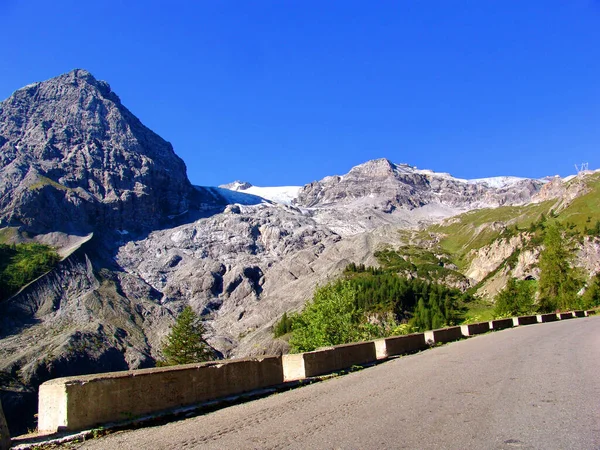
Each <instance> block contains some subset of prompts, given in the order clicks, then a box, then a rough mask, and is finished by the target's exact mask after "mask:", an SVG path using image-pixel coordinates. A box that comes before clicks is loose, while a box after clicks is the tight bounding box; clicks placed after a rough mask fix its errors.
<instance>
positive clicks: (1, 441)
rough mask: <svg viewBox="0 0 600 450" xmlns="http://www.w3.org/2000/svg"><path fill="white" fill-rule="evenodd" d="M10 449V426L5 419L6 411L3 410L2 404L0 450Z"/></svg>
mask: <svg viewBox="0 0 600 450" xmlns="http://www.w3.org/2000/svg"><path fill="white" fill-rule="evenodd" d="M9 448H10V433H9V432H8V425H7V423H6V418H5V417H4V411H3V410H2V403H1V402H0V450H8V449H9Z"/></svg>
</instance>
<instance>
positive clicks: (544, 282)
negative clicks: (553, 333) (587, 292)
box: [539, 223, 579, 312]
mask: <svg viewBox="0 0 600 450" xmlns="http://www.w3.org/2000/svg"><path fill="white" fill-rule="evenodd" d="M572 257H573V256H572V252H571V251H570V249H569V247H568V244H567V242H566V240H565V238H564V237H563V232H562V229H561V227H560V225H558V224H557V223H552V224H550V225H547V226H546V229H545V235H544V250H543V251H542V252H541V254H540V272H541V273H540V283H539V289H540V297H539V310H540V311H541V312H552V311H554V310H555V309H560V310H567V309H569V308H571V307H573V306H574V305H575V303H576V301H577V290H578V287H579V286H578V281H577V279H576V278H575V276H574V274H573V269H572V268H571V263H570V260H571V259H572Z"/></svg>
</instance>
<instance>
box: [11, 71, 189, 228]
mask: <svg viewBox="0 0 600 450" xmlns="http://www.w3.org/2000/svg"><path fill="white" fill-rule="evenodd" d="M192 194H193V190H192V187H191V185H190V183H189V181H188V179H187V176H186V168H185V164H184V163H183V161H182V160H181V159H180V158H179V157H178V156H177V155H175V153H174V152H173V148H172V146H171V144H169V143H168V142H166V141H165V140H163V139H162V138H161V137H159V136H158V135H156V134H155V133H153V132H152V131H151V130H149V129H148V128H146V127H145V126H144V125H143V124H142V123H141V122H140V121H139V120H138V119H137V118H136V117H135V116H134V115H133V114H132V113H131V112H130V111H129V110H127V108H125V107H124V106H123V105H122V104H121V101H120V99H119V97H117V95H116V94H115V93H114V92H113V91H112V90H111V88H110V86H109V85H108V84H107V83H106V82H104V81H98V80H96V79H95V78H94V77H93V76H92V75H91V74H90V73H89V72H87V71H85V70H81V69H76V70H73V71H71V72H69V73H66V74H64V75H61V76H59V77H56V78H53V79H51V80H48V81H43V82H40V83H34V84H31V85H29V86H26V87H24V88H22V89H19V90H17V91H16V92H15V93H14V94H13V95H12V96H10V97H9V98H8V99H6V100H4V101H3V102H2V103H0V220H1V222H0V225H2V226H6V225H13V226H22V227H23V228H24V229H25V230H26V231H29V232H32V233H36V234H39V233H47V232H55V231H63V232H67V233H73V232H89V231H93V230H94V229H98V228H101V227H108V228H112V229H123V230H131V229H134V230H136V229H142V228H148V227H155V226H156V225H157V224H159V223H161V222H162V221H164V219H165V218H166V217H167V216H169V215H176V214H180V213H181V212H183V211H185V210H187V209H188V208H189V206H190V202H191V201H192V199H193V195H192ZM41 211H43V214H40V212H41Z"/></svg>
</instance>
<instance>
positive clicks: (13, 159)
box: [0, 69, 600, 429]
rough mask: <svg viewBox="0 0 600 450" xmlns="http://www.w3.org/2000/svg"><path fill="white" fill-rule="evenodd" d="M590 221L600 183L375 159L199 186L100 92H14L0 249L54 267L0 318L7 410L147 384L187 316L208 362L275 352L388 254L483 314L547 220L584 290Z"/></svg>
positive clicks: (4, 140) (91, 87) (37, 88)
mask: <svg viewBox="0 0 600 450" xmlns="http://www.w3.org/2000/svg"><path fill="white" fill-rule="evenodd" d="M599 205H600V173H599V172H598V171H584V172H581V173H579V174H577V175H576V176H573V177H569V178H567V179H561V178H559V177H551V178H546V179H543V180H536V179H527V178H517V177H496V178H487V179H479V180H463V179H458V178H454V177H452V176H451V175H449V174H445V173H435V172H432V171H429V170H422V169H417V168H415V167H413V166H410V165H408V164H395V163H392V162H391V161H389V160H387V159H377V160H372V161H367V162H365V163H363V164H361V165H358V166H356V167H353V168H352V169H351V170H350V171H349V172H348V173H347V174H345V175H334V176H329V177H326V178H324V179H322V180H319V181H313V182H312V183H309V184H306V185H304V186H286V187H279V188H277V187H256V186H252V185H251V184H250V183H248V182H234V183H231V184H229V185H223V186H220V187H203V186H193V185H192V184H191V183H190V181H189V180H188V178H187V175H186V167H185V164H184V162H183V161H182V160H181V159H180V158H179V157H178V156H177V155H176V154H175V152H174V151H173V148H172V146H171V144H169V143H168V142H166V141H165V140H163V139H162V138H161V137H159V136H158V135H156V134H155V133H153V132H152V131H151V130H149V129H148V128H146V127H145V126H144V125H143V124H142V123H141V122H140V121H139V120H138V119H137V118H136V117H135V116H134V115H133V114H132V113H131V112H130V111H129V110H127V109H126V108H125V107H124V106H123V105H122V104H121V101H120V99H119V97H118V96H117V95H116V94H115V93H114V92H112V90H111V88H110V86H109V85H108V84H107V83H106V82H103V81H98V80H96V79H95V78H94V77H93V76H92V75H91V74H90V73H89V72H87V71H84V70H81V69H76V70H74V71H71V72H69V73H67V74H64V75H61V76H59V77H56V78H54V79H51V80H48V81H44V82H40V83H35V84H33V85H30V86H26V87H24V88H22V89H19V90H18V91H16V92H15V93H14V94H13V95H12V96H11V97H10V98H9V99H7V100H5V101H3V102H2V103H0V227H1V228H0V243H2V244H7V245H13V244H19V243H23V242H39V243H43V244H48V245H51V246H53V247H54V248H56V250H57V251H58V253H59V255H60V257H61V261H60V262H59V263H58V264H57V265H56V266H55V268H54V269H52V270H51V271H49V272H47V273H45V274H43V275H42V276H40V277H39V278H37V279H35V280H34V281H32V282H31V283H29V284H27V285H26V286H24V287H23V288H22V289H21V290H20V291H19V292H17V293H16V294H14V295H12V296H11V297H9V298H7V299H5V300H3V301H1V302H0V394H1V396H2V404H3V405H4V410H5V412H6V411H7V410H8V411H10V415H11V417H10V418H9V420H12V421H13V423H15V421H14V417H16V416H23V417H33V414H34V412H35V402H34V400H35V392H36V389H37V387H38V386H39V384H40V383H42V382H44V381H46V380H48V379H50V378H54V377H60V376H67V375H76V374H82V373H93V372H102V371H114V370H127V369H137V368H142V367H152V366H154V365H155V363H156V361H158V360H160V358H161V356H162V355H161V347H162V341H163V339H164V337H165V336H166V334H167V333H168V331H169V328H170V326H171V325H172V324H173V323H174V320H175V318H176V316H177V314H178V313H179V312H180V311H181V310H182V309H183V308H184V307H185V306H186V305H190V306H191V307H192V308H193V310H194V311H196V312H197V313H198V314H199V315H201V317H202V318H203V320H204V323H205V326H206V329H207V338H208V342H209V344H210V345H211V346H212V347H213V348H214V350H215V351H216V353H217V354H218V355H219V356H220V357H223V358H231V357H243V356H248V355H260V354H276V353H282V352H287V351H288V350H289V347H288V343H287V342H286V341H285V340H284V339H276V338H274V336H273V326H274V324H275V323H276V322H277V321H278V320H279V319H280V318H281V316H282V315H283V314H284V313H288V312H293V311H299V310H301V309H302V307H303V305H304V304H305V303H306V302H307V300H309V299H310V298H311V297H312V295H313V292H314V290H315V288H316V287H317V286H318V285H324V284H327V283H328V282H330V281H334V280H336V279H337V278H338V277H340V276H341V274H342V273H343V271H344V269H345V268H346V266H348V265H349V264H351V263H354V264H364V265H367V266H379V265H381V264H382V259H381V258H382V257H381V254H382V252H387V253H386V254H387V255H388V257H394V258H396V259H398V258H400V259H401V260H402V261H401V262H402V270H400V269H399V270H398V273H400V272H402V274H403V275H404V276H407V277H410V278H424V279H427V280H436V281H442V282H444V283H445V284H448V285H451V286H453V287H457V288H459V289H461V290H462V291H470V292H472V293H473V294H474V295H476V296H477V297H478V298H480V299H482V301H487V302H489V301H492V300H493V298H494V296H495V295H496V294H497V293H498V292H499V291H500V290H501V289H503V287H504V286H505V285H506V283H507V282H508V280H509V278H511V277H515V278H517V279H520V280H524V279H537V278H538V277H539V267H538V265H539V254H540V248H541V243H540V242H536V241H535V225H536V224H537V223H540V222H541V221H543V220H546V218H550V219H552V220H557V221H560V222H562V223H564V224H569V226H570V227H571V228H570V229H571V230H573V231H574V232H578V233H579V238H578V240H576V249H575V255H576V258H575V261H574V266H575V267H577V268H578V269H577V270H579V271H580V272H581V274H582V277H584V278H586V279H590V278H591V277H592V276H594V275H595V274H596V273H598V272H599V271H600V235H598V234H595V233H593V232H589V231H590V230H591V229H592V228H593V227H594V224H595V223H596V222H597V221H598V220H600V206H599ZM599 234H600V233H599ZM389 255H392V256H389ZM405 263H406V264H405ZM7 414H9V413H7ZM29 425H31V424H30V422H28V423H27V424H23V423H21V424H19V426H20V427H21V429H22V427H23V426H29Z"/></svg>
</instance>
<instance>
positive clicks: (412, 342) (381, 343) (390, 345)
mask: <svg viewBox="0 0 600 450" xmlns="http://www.w3.org/2000/svg"><path fill="white" fill-rule="evenodd" d="M427 347H428V345H427V342H426V341H425V334H424V333H413V334H406V335H403V336H392V337H389V338H385V339H378V340H376V341H375V350H376V352H377V359H386V358H388V357H390V356H398V355H406V354H408V353H413V352H418V351H419V350H424V349H426V348H427Z"/></svg>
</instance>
